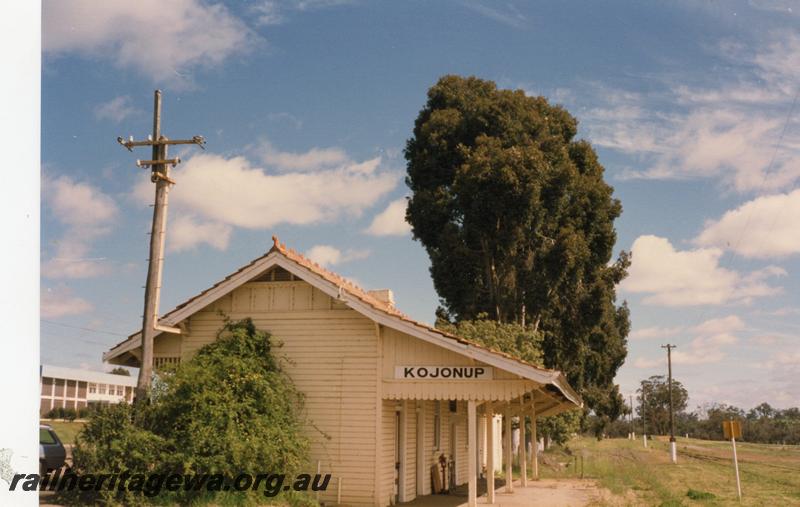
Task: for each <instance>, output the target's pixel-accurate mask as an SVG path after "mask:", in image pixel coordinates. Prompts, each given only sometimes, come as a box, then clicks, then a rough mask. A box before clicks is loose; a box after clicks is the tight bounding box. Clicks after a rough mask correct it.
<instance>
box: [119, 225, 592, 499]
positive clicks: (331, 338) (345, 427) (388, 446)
mask: <svg viewBox="0 0 800 507" xmlns="http://www.w3.org/2000/svg"><path fill="white" fill-rule="evenodd" d="M273 241H274V245H273V247H272V248H271V249H270V250H269V251H268V252H267V253H266V254H265V255H263V256H261V257H259V258H257V259H255V260H253V261H252V262H250V263H249V264H247V265H246V266H244V267H242V268H240V269H239V270H237V271H236V272H234V273H232V274H231V275H229V276H227V277H225V278H224V279H223V280H221V281H219V282H218V283H216V284H214V285H213V286H211V287H210V288H208V289H207V290H205V291H203V292H201V293H200V294H197V295H196V296H194V297H192V298H191V299H189V300H187V301H185V302H184V303H182V304H180V305H178V306H177V307H176V308H175V309H173V310H172V311H170V312H168V313H166V314H165V315H163V316H162V317H161V318H160V319H159V321H158V327H157V329H158V334H157V335H156V337H155V339H154V346H153V356H154V364H155V365H156V366H157V365H159V364H163V363H170V362H180V361H185V360H187V359H189V358H191V357H192V355H193V354H194V353H195V352H196V351H197V350H198V349H199V348H200V347H202V346H203V345H205V344H207V343H210V342H211V341H213V340H214V339H215V336H216V333H217V332H218V330H219V329H220V328H221V327H222V326H223V319H224V318H225V317H226V316H227V317H229V318H231V319H242V318H246V317H250V318H252V319H253V321H254V323H255V324H256V326H257V327H258V328H259V329H262V330H264V331H268V332H269V333H271V334H272V335H273V336H274V337H276V338H277V339H278V340H280V341H281V342H282V343H283V346H282V347H281V348H280V349H279V351H280V353H281V354H283V355H285V356H286V357H287V358H288V359H289V360H290V362H289V364H287V366H286V371H287V373H288V374H289V376H290V377H291V378H292V380H293V381H294V383H295V385H296V386H297V388H298V389H299V390H300V391H302V392H303V393H304V395H305V410H306V412H307V417H308V420H309V421H310V425H309V427H308V428H307V429H306V431H307V435H308V437H309V438H310V440H311V460H312V464H311V466H312V467H314V466H316V467H318V468H319V470H321V471H322V473H330V474H331V475H332V478H331V481H330V485H329V487H328V490H327V491H326V492H324V493H323V494H321V496H320V501H321V502H323V503H325V504H327V505H330V504H337V503H339V504H346V505H358V506H360V505H369V506H386V505H393V504H397V503H402V502H408V501H411V500H413V499H415V498H417V497H419V496H422V495H429V494H433V493H436V492H438V491H436V489H438V488H442V489H444V488H452V487H453V486H454V485H464V484H466V485H467V491H468V502H469V504H470V505H475V503H476V496H477V483H478V476H479V474H481V473H483V472H484V471H485V470H493V469H496V468H497V463H496V456H497V455H498V452H497V446H498V445H499V444H498V443H497V442H498V437H499V435H497V433H498V432H499V431H498V430H499V429H500V427H499V423H498V422H497V418H496V415H497V414H501V415H503V423H502V424H503V425H504V428H505V430H504V431H503V434H504V435H505V436H504V438H505V443H504V444H502V447H503V448H504V450H503V452H502V453H500V454H501V455H502V461H503V466H504V470H505V471H506V473H507V474H508V473H510V471H511V461H512V458H511V447H512V446H511V433H512V431H511V421H512V418H516V417H522V418H526V417H530V420H531V423H532V424H531V428H532V431H534V432H535V431H536V430H535V428H536V424H535V422H536V419H537V418H538V417H543V416H547V415H553V414H557V413H559V412H562V411H565V410H569V409H572V408H576V407H580V406H582V401H581V399H580V397H579V396H578V395H577V394H576V393H575V392H574V391H573V390H572V388H571V387H570V386H569V385H568V383H567V382H566V380H565V378H564V376H563V375H562V374H561V373H560V372H558V371H554V370H547V369H543V368H540V367H537V366H534V365H532V364H528V363H525V362H523V361H520V360H518V359H515V358H514V357H512V356H510V355H507V354H504V353H502V352H499V351H496V350H491V349H488V348H486V347H484V346H482V345H479V344H477V343H474V342H471V341H468V340H465V339H463V338H460V337H458V336H454V335H451V334H448V333H445V332H442V331H441V330H438V329H436V328H433V327H431V326H429V325H427V324H424V323H420V322H416V321H414V320H412V319H411V318H409V317H408V316H406V315H404V314H403V313H402V312H400V311H399V310H398V309H397V308H395V306H394V301H393V298H392V293H391V291H389V290H379V291H365V290H363V289H361V288H359V287H356V286H355V285H353V284H352V283H351V282H349V281H347V280H346V279H345V278H343V277H341V276H339V275H336V274H335V273H332V272H330V271H328V270H326V269H323V268H322V267H320V266H319V265H317V264H315V263H313V262H312V261H310V260H309V259H307V258H305V257H304V256H302V255H300V254H299V253H297V252H295V251H294V250H290V249H287V248H286V246H285V245H283V244H281V243H280V242H279V241H278V240H277V238H273ZM103 359H104V361H108V362H110V363H112V364H117V365H124V366H138V365H139V361H140V360H141V334H140V333H137V334H134V335H132V336H131V337H129V338H128V339H127V340H125V341H123V342H121V343H119V344H118V345H116V346H115V347H114V348H112V349H111V350H109V351H107V352H106V353H105V354H104V355H103ZM487 421H488V422H489V423H488V424H487ZM523 428H524V425H523ZM522 441H523V442H524V441H525V440H524V434H523V435H522ZM534 441H535V438H534ZM533 448H534V449H536V446H533ZM521 449H522V451H521V456H520V457H519V460H520V464H521V466H522V467H524V468H527V467H528V466H531V467H533V470H534V474H535V473H536V470H537V468H536V467H537V461H536V458H535V456H533V457H531V456H525V455H524V449H525V446H521ZM534 454H535V453H534ZM312 472H313V470H312ZM526 477H527V475H526ZM509 484H510V482H509ZM523 485H524V484H523ZM506 488H508V489H509V490H510V489H511V487H510V486H506ZM489 489H490V490H491V491H490V492H489V493H487V495H488V499H487V500H488V501H489V502H490V503H492V502H493V501H494V488H489Z"/></svg>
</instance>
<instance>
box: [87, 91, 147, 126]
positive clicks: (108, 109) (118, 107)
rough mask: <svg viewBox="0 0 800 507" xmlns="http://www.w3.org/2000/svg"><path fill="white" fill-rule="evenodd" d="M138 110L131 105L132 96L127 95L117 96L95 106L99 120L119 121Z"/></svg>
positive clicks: (95, 112) (96, 116)
mask: <svg viewBox="0 0 800 507" xmlns="http://www.w3.org/2000/svg"><path fill="white" fill-rule="evenodd" d="M137 112H138V111H137V109H136V108H135V107H133V105H131V98H130V97H129V96H127V95H123V96H120V97H115V98H113V99H111V100H109V101H108V102H103V103H102V104H98V105H97V106H95V108H94V116H95V118H97V119H98V120H110V121H113V122H114V123H119V122H121V121H122V120H124V119H125V118H127V117H129V116H132V115H134V114H136V113H137Z"/></svg>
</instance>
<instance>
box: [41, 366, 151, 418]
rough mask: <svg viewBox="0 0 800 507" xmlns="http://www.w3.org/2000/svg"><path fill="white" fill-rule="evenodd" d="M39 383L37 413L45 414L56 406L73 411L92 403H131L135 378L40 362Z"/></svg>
mask: <svg viewBox="0 0 800 507" xmlns="http://www.w3.org/2000/svg"><path fill="white" fill-rule="evenodd" d="M40 385H41V401H40V404H39V415H45V414H47V413H48V412H50V410H52V409H54V408H57V407H63V408H72V409H76V410H77V409H79V408H86V407H87V406H88V405H91V404H94V403H97V404H105V403H120V402H123V401H124V402H127V403H131V402H132V401H133V391H134V388H135V387H136V378H135V377H128V376H125V375H116V374H113V373H105V372H101V371H90V370H81V369H77V368H64V367H61V366H51V365H49V364H43V365H42V366H41V374H40Z"/></svg>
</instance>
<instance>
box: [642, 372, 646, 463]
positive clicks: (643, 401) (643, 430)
mask: <svg viewBox="0 0 800 507" xmlns="http://www.w3.org/2000/svg"><path fill="white" fill-rule="evenodd" d="M644 386H645V384H644V383H642V440H644V448H645V449H647V419H646V417H645V415H646V412H645V411H646V407H647V405H645V397H644Z"/></svg>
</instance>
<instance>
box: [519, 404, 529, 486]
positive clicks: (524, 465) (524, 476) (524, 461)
mask: <svg viewBox="0 0 800 507" xmlns="http://www.w3.org/2000/svg"><path fill="white" fill-rule="evenodd" d="M527 451H528V449H527V444H525V397H524V396H520V397H519V476H520V481H521V482H520V484H522V487H523V488H524V487H526V486H527V485H528V452H527Z"/></svg>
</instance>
